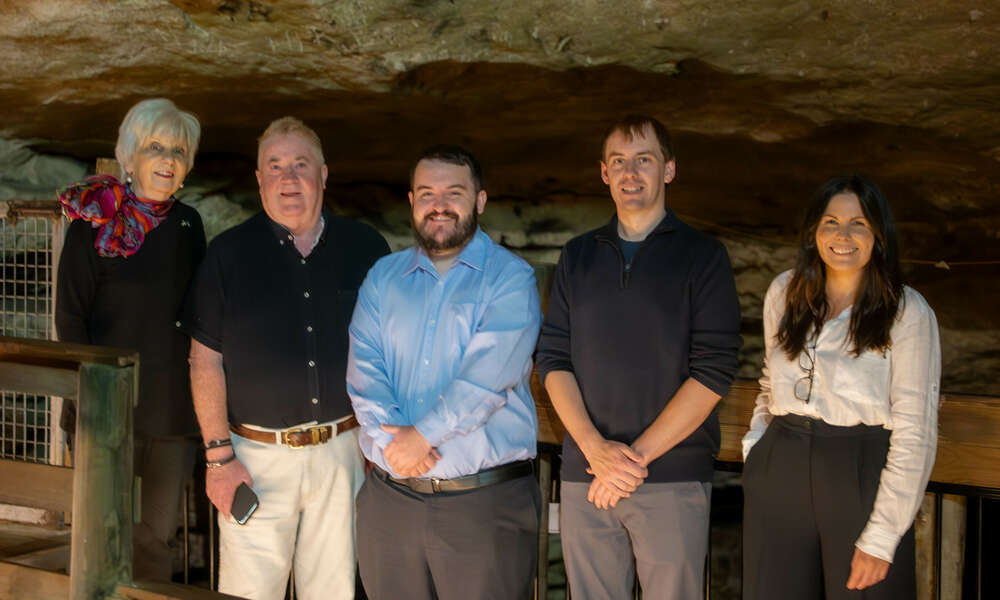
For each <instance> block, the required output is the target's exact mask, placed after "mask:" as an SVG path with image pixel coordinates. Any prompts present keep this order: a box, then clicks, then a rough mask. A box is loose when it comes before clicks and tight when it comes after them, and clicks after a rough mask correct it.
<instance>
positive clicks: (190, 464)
mask: <svg viewBox="0 0 1000 600" xmlns="http://www.w3.org/2000/svg"><path fill="white" fill-rule="evenodd" d="M197 449H198V443H197V442H196V441H195V440H193V439H186V438H181V437H176V438H161V437H154V438H149V437H144V436H138V435H137V436H136V439H135V459H134V460H135V467H134V470H135V474H136V475H138V476H139V477H141V478H142V491H141V492H140V493H141V494H142V522H141V523H139V524H138V525H135V526H134V527H133V528H132V546H133V550H132V562H133V571H134V577H135V579H137V580H145V581H170V580H171V576H172V575H173V572H174V571H173V566H174V554H175V548H176V547H177V544H176V539H177V528H178V527H180V526H181V497H182V494H183V493H184V485H185V484H186V483H187V482H188V480H189V479H191V475H192V473H193V472H194V461H195V454H196V452H197Z"/></svg>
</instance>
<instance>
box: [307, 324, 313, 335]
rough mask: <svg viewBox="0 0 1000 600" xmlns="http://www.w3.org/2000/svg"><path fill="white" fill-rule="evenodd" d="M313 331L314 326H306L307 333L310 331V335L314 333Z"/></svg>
mask: <svg viewBox="0 0 1000 600" xmlns="http://www.w3.org/2000/svg"><path fill="white" fill-rule="evenodd" d="M312 330H313V326H312V325H306V331H308V332H309V333H312Z"/></svg>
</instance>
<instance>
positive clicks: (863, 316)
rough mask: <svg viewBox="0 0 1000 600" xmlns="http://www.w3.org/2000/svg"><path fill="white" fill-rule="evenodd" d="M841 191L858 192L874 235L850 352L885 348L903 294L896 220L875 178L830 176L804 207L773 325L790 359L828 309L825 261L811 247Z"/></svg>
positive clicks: (856, 308) (853, 320)
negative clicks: (791, 265)
mask: <svg viewBox="0 0 1000 600" xmlns="http://www.w3.org/2000/svg"><path fill="white" fill-rule="evenodd" d="M840 193H852V194H854V195H856V196H857V197H858V200H859V202H860V204H861V210H862V212H864V215H865V218H866V219H868V223H869V224H870V225H871V228H872V233H873V234H874V236H875V244H874V246H873V247H872V256H871V260H870V261H868V264H867V265H866V266H865V271H864V275H863V276H862V278H861V285H860V287H859V289H858V292H857V296H855V299H854V308H853V310H852V311H851V322H850V326H849V328H848V343H850V344H853V348H852V352H853V353H854V355H855V356H857V355H859V354H861V353H862V352H864V351H865V350H876V351H880V352H884V351H886V350H888V349H889V346H890V345H891V343H892V340H891V339H890V337H889V331H890V330H891V329H892V325H893V322H894V321H895V319H896V314H897V313H898V311H899V307H900V303H901V302H902V298H903V276H902V272H901V270H900V267H899V247H898V241H897V239H896V219H895V218H894V217H893V216H892V210H891V209H890V208H889V201H888V200H886V198H885V195H884V194H883V193H882V190H880V189H879V188H878V186H877V185H875V182H873V181H871V180H870V179H868V178H866V177H863V176H861V175H847V176H839V177H833V178H831V179H829V180H828V181H826V183H824V184H823V185H821V186H820V188H819V189H818V190H817V191H816V194H815V196H814V197H813V200H812V203H811V204H810V205H809V208H808V209H807V210H806V215H805V219H803V221H802V228H801V231H802V234H801V238H800V240H799V257H798V260H797V261H796V264H795V272H794V273H793V274H792V280H791V282H790V283H789V284H788V292H787V295H786V296H785V314H784V316H782V317H781V323H780V324H779V325H778V333H777V338H778V343H779V345H780V346H781V349H782V350H784V351H785V354H786V355H788V357H789V358H790V359H793V360H794V359H795V357H796V356H798V355H799V354H800V353H801V352H802V350H803V349H804V348H805V347H806V344H807V342H808V341H809V339H810V338H811V337H812V336H816V335H819V331H820V330H821V329H822V327H823V323H824V322H825V321H826V317H827V313H828V311H829V310H830V306H829V304H828V303H827V301H826V265H824V264H823V261H822V259H821V258H820V256H819V250H818V249H817V248H816V229H817V227H819V222H820V219H822V218H823V214H824V213H825V212H826V207H827V205H828V204H829V203H830V199H831V198H833V197H834V196H836V195H837V194H840Z"/></svg>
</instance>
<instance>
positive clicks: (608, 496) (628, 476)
mask: <svg viewBox="0 0 1000 600" xmlns="http://www.w3.org/2000/svg"><path fill="white" fill-rule="evenodd" d="M584 454H585V455H586V458H587V462H588V463H589V464H590V466H589V467H588V468H587V473H589V474H591V475H593V476H594V480H593V481H591V482H590V489H589V490H587V501H588V502H590V503H592V504H593V505H594V506H596V507H597V508H599V509H601V510H607V509H609V508H613V507H614V506H615V505H617V504H618V501H619V500H621V499H622V498H628V497H629V496H630V495H631V494H632V492H634V491H635V490H636V489H638V487H639V486H640V485H642V482H643V481H645V479H646V476H647V475H648V474H649V471H648V470H647V469H646V461H645V459H644V458H643V456H642V455H641V454H639V453H638V452H636V451H635V450H634V449H633V448H632V447H631V446H629V445H627V444H623V443H621V442H615V441H611V440H602V441H601V442H599V443H597V444H595V445H594V446H592V447H591V448H588V449H587V451H586V452H585V453H584Z"/></svg>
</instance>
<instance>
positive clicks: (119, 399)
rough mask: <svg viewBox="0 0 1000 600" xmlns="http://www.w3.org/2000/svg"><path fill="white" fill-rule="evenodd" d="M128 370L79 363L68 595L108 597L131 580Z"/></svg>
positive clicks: (74, 599) (79, 599) (80, 599)
mask: <svg viewBox="0 0 1000 600" xmlns="http://www.w3.org/2000/svg"><path fill="white" fill-rule="evenodd" d="M133 370H134V367H124V368H122V367H111V366H108V365H95V364H83V365H81V366H80V396H79V399H80V401H79V402H78V403H77V417H76V461H75V467H74V469H73V475H74V477H73V534H72V535H73V548H72V551H71V553H70V554H71V555H70V573H72V574H73V579H72V581H71V587H72V589H71V590H70V598H71V600H93V599H94V598H106V597H111V596H112V594H113V593H114V591H115V589H116V588H117V587H118V584H119V583H120V582H123V581H131V580H132V458H133V457H132V452H133V447H132V404H133V399H134V397H135V390H134V388H133V382H134V381H135V374H134V373H133Z"/></svg>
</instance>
